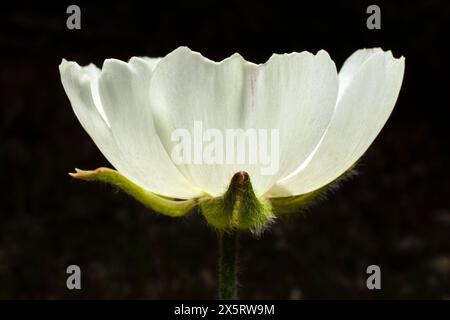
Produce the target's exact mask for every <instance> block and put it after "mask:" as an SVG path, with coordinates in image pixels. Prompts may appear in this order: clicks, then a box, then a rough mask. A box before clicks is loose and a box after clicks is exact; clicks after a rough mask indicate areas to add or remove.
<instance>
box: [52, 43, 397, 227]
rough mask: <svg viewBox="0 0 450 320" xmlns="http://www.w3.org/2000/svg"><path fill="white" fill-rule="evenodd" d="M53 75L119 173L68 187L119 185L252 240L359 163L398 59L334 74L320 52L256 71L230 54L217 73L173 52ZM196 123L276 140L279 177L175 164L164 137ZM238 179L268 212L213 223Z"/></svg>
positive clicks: (383, 117)
mask: <svg viewBox="0 0 450 320" xmlns="http://www.w3.org/2000/svg"><path fill="white" fill-rule="evenodd" d="M59 69H60V73H61V80H62V83H63V86H64V89H65V91H66V93H67V95H68V97H69V100H70V102H71V104H72V107H73V110H74V112H75V114H76V115H77V117H78V119H79V121H80V122H81V124H82V126H83V127H84V129H85V130H86V131H87V133H88V134H89V135H90V136H91V138H92V139H93V140H94V142H95V144H96V145H97V146H98V148H99V149H100V150H101V152H102V153H103V154H104V156H105V157H106V158H107V159H108V161H109V162H110V163H111V164H112V165H113V166H114V167H115V168H116V169H117V171H118V172H117V171H114V170H110V169H98V170H96V171H80V170H79V171H78V173H76V174H73V176H74V177H76V178H81V179H85V180H103V181H106V182H109V183H111V184H115V185H117V186H119V187H120V188H122V189H124V190H125V191H126V192H128V193H129V194H131V195H132V196H133V197H135V198H136V199H138V200H139V201H141V202H143V203H144V204H146V205H147V206H149V207H150V208H153V209H155V210H156V211H160V212H162V213H167V214H169V215H181V214H184V213H185V212H186V211H188V209H191V208H192V207H193V206H195V205H196V204H200V206H201V207H202V210H203V211H204V214H205V216H206V217H207V219H208V221H209V222H211V223H212V224H213V225H214V226H216V227H219V228H220V227H227V226H233V227H242V228H250V229H252V228H256V227H260V226H261V225H263V224H264V223H265V222H266V221H267V220H270V218H271V217H272V212H273V211H274V212H275V214H276V213H277V210H278V211H279V212H280V213H284V212H286V211H289V210H291V209H292V210H293V209H295V208H296V207H298V206H296V205H295V204H302V203H303V202H302V201H303V200H305V199H307V198H308V197H309V196H310V195H314V194H315V192H316V191H317V190H320V189H322V188H323V187H324V186H327V185H329V184H330V183H331V182H333V181H335V180H336V179H337V178H339V177H340V176H342V175H343V174H344V173H345V172H347V171H348V170H349V168H351V167H352V166H353V165H354V164H355V163H356V161H357V160H358V159H359V158H360V157H361V156H362V155H363V154H364V152H365V151H366V150H367V148H368V147H369V146H370V144H371V143H372V142H373V140H374V139H375V137H376V136H377V135H378V133H379V132H380V130H381V128H382V127H383V125H384V124H385V122H386V121H387V119H388V117H389V115H390V113H391V111H392V109H393V107H394V104H395V101H396V99H397V96H398V93H399V91H400V87H401V83H402V79H403V73H404V58H403V57H401V58H399V59H396V58H394V57H393V56H392V53H391V52H390V51H388V52H384V51H383V50H381V49H362V50H358V51H356V52H355V53H354V54H353V55H351V56H350V57H349V58H348V59H347V61H346V62H345V63H344V65H343V67H342V68H341V70H340V72H339V73H338V72H337V71H336V66H335V64H334V62H333V61H332V60H331V59H330V57H329V55H328V53H327V52H325V51H323V50H321V51H319V52H318V53H317V54H315V55H313V54H311V53H309V52H300V53H291V54H284V55H279V54H274V55H272V57H271V58H270V59H269V60H268V61H267V62H266V63H264V64H260V65H257V64H253V63H250V62H247V61H245V60H244V59H243V58H242V57H241V56H240V55H238V54H234V55H232V56H231V57H229V58H227V59H225V60H223V61H221V62H214V61H211V60H208V59H207V58H204V57H203V56H202V55H200V54H199V53H197V52H193V51H191V50H190V49H188V48H186V47H180V48H178V49H176V50H174V51H173V52H171V53H169V54H168V55H167V56H165V57H164V58H156V59H152V58H137V57H133V58H131V59H130V60H129V62H123V61H120V60H115V59H107V60H105V62H104V64H103V67H102V69H101V70H100V69H98V68H97V67H96V66H94V65H92V64H91V65H88V66H86V67H80V66H79V65H78V64H77V63H76V62H68V61H65V60H63V62H62V63H61V65H60V67H59ZM195 121H201V122H202V123H203V126H204V127H205V128H208V129H218V130H226V129H239V128H241V129H245V130H246V129H250V128H253V129H276V130H277V132H278V134H279V146H278V147H279V159H278V160H279V170H277V172H276V173H274V174H270V175H264V174H262V173H261V170H260V169H261V164H260V163H257V164H254V163H252V164H239V165H236V164H234V165H230V164H221V163H213V164H204V163H202V164H198V163H186V164H182V163H181V164H180V163H177V164H176V163H174V162H173V161H172V158H171V150H172V149H173V148H174V146H175V142H174V141H173V139H171V134H172V133H173V131H174V130H176V129H179V128H184V129H187V130H188V131H189V132H192V131H193V130H194V128H193V125H194V123H195ZM236 172H246V173H248V176H247V175H246V174H244V175H242V173H239V175H238V176H237V177H236V183H237V184H238V185H240V184H242V183H244V182H243V181H244V180H245V181H247V180H248V179H244V180H243V178H246V177H250V180H251V184H250V182H248V184H249V186H248V187H249V188H250V189H251V192H250V193H251V195H250V196H249V195H247V196H249V197H253V198H255V199H256V201H253V200H252V201H253V202H255V203H257V204H258V205H256V207H257V208H256V209H255V210H256V211H258V210H260V211H261V210H262V211H264V212H265V214H264V218H261V219H259V218H258V219H256V220H257V222H255V221H253V222H251V223H249V224H248V225H247V224H245V223H244V224H242V221H244V220H245V219H244V218H242V217H241V218H236V217H235V216H232V215H233V213H232V212H231V211H233V210H231V211H230V213H229V216H228V217H227V219H228V220H226V221H221V222H217V221H216V220H214V219H216V218H217V217H216V216H217V215H218V213H217V212H218V208H219V207H220V208H221V209H224V208H225V209H226V208H228V207H229V206H230V203H228V204H227V201H228V200H226V198H227V190H230V189H233V188H232V185H233V183H231V186H230V181H231V180H232V178H233V176H235V174H236ZM229 186H230V187H229ZM238 189H239V188H238ZM232 198H233V197H232ZM177 199H184V200H185V201H181V200H177ZM214 199H216V200H217V199H222V200H221V201H222V202H223V203H222V205H219V204H218V203H215V202H214V201H216V200H214ZM224 199H225V200H224ZM233 199H235V198H233ZM283 199H285V200H286V201H283ZM212 200H214V201H213V202H211V201H212ZM217 201H219V200H217ZM230 201H231V200H230ZM244 201H246V200H244ZM234 202H235V200H233V204H231V206H232V207H234V205H235V204H234ZM203 204H205V205H203ZM259 205H261V206H259ZM227 206H228V207H227ZM244 207H245V208H247V207H248V206H244ZM180 208H182V209H180ZM258 208H259V209H258ZM261 208H263V209H261ZM235 209H236V208H235ZM241 209H242V208H241ZM247 209H248V208H247ZM208 210H212V211H214V212H213V213H206V212H207V211H208ZM242 210H243V209H242ZM234 211H236V210H234ZM234 211H233V212H234ZM248 214H249V215H252V214H253V213H251V212H250V213H248ZM213 216H214V217H213ZM219 220H220V219H219ZM236 221H238V222H236ZM255 226H256V227H255Z"/></svg>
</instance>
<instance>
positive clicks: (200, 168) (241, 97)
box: [150, 48, 337, 196]
mask: <svg viewBox="0 0 450 320" xmlns="http://www.w3.org/2000/svg"><path fill="white" fill-rule="evenodd" d="M336 95H337V74H336V69H335V66H334V63H333V62H332V61H331V59H330V58H329V56H328V54H326V53H325V52H319V53H318V54H317V55H316V56H314V55H312V54H310V53H307V52H302V53H294V54H290V55H274V56H272V58H271V59H269V61H268V62H267V63H266V64H264V65H255V64H252V63H249V62H246V61H245V60H244V59H243V58H242V57H241V56H239V55H237V54H235V55H233V56H231V57H229V58H227V59H225V60H223V61H222V62H220V63H215V62H212V61H210V60H208V59H206V58H204V57H202V56H201V55H200V54H198V53H195V52H192V51H191V50H189V49H188V48H179V49H177V50H175V51H174V52H172V53H171V54H169V55H168V56H167V57H166V58H164V59H163V60H162V61H161V62H160V63H159V64H158V66H157V67H156V69H155V72H154V75H153V77H152V85H151V88H150V100H151V104H152V107H153V109H154V112H155V116H156V118H157V119H158V121H157V124H158V125H160V126H161V127H159V131H160V134H161V136H162V137H163V142H164V144H165V146H166V149H167V150H171V149H172V148H173V147H174V144H175V143H174V142H173V141H171V139H170V134H171V132H173V130H174V129H177V128H185V129H187V130H188V131H190V132H191V133H193V132H194V121H196V120H201V121H202V124H203V130H205V129H209V128H216V129H219V130H221V132H222V133H224V132H225V130H226V129H238V128H240V129H244V130H246V129H269V130H270V129H278V130H279V134H280V163H279V167H280V170H279V171H277V172H275V173H274V174H272V175H262V174H261V165H251V164H243V165H225V164H210V165H205V164H188V165H185V166H180V168H181V170H183V172H185V173H186V174H187V175H189V176H190V177H191V179H192V181H194V183H195V184H196V185H197V186H199V187H200V188H201V189H202V190H204V191H206V192H208V193H209V194H211V195H215V196H217V195H221V194H223V192H224V191H225V190H226V188H227V187H228V184H229V182H230V179H231V177H232V176H233V174H234V173H235V172H237V171H239V170H244V171H247V172H248V173H249V175H250V178H251V180H252V184H253V187H254V189H255V192H256V194H257V195H258V196H259V195H262V194H263V193H265V192H266V191H267V190H268V189H269V188H270V187H271V186H272V185H273V184H274V183H275V182H276V181H277V180H278V179H279V178H280V177H282V176H284V175H287V174H288V173H289V172H290V171H291V170H293V169H294V168H295V167H297V166H299V165H300V163H301V162H303V160H304V159H305V158H306V157H307V156H308V155H309V154H310V153H311V152H312V150H313V148H314V147H315V146H316V145H317V143H318V141H319V139H320V137H321V136H322V135H323V133H324V131H325V129H326V127H327V125H328V123H329V120H330V119H331V115H332V111H333V107H334V104H335V99H336Z"/></svg>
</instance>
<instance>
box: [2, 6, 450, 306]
mask: <svg viewBox="0 0 450 320" xmlns="http://www.w3.org/2000/svg"><path fill="white" fill-rule="evenodd" d="M311 2H314V3H311ZM75 3H76V4H78V5H79V6H80V7H81V16H82V18H81V27H82V29H81V30H68V29H67V28H66V19H67V17H68V15H67V14H66V8H67V6H68V5H70V4H72V3H69V2H65V1H60V2H59V3H58V4H43V3H34V4H31V3H30V4H26V3H20V2H17V1H16V2H15V3H13V4H8V5H6V4H3V3H2V5H1V6H2V7H1V12H0V55H1V57H2V60H1V67H0V88H1V91H0V92H1V95H0V99H1V100H0V146H1V148H0V186H1V193H0V298H46V299H47V298H83V299H84V298H194V299H197V298H202V299H203V298H214V297H215V296H216V286H217V284H216V279H215V277H216V269H217V268H216V259H217V247H216V242H215V238H216V234H215V232H214V231H213V230H211V229H210V228H209V227H208V226H207V225H206V223H205V221H204V220H203V218H202V217H201V216H200V215H198V214H193V215H190V216H189V217H187V218H182V219H171V218H166V217H162V216H159V215H157V214H155V213H152V212H149V211H147V210H146V209H144V208H142V207H141V206H140V205H138V204H136V203H135V202H134V201H133V200H131V199H129V198H128V197H127V196H125V195H123V194H120V193H114V192H111V190H110V188H108V187H106V186H102V185H97V184H87V183H82V182H79V181H74V180H72V179H71V178H70V177H69V176H68V175H67V172H69V171H72V170H73V168H74V167H80V168H86V169H94V168H96V167H99V166H105V165H109V164H108V163H107V161H106V160H105V159H104V158H103V156H102V155H101V153H100V152H99V150H98V149H97V148H96V146H95V144H94V143H93V142H92V141H91V140H90V138H89V137H88V135H87V134H86V133H85V132H84V130H83V129H82V127H81V125H80V124H79V123H78V121H77V119H76V117H75V115H74V114H73V112H72V109H71V107H70V104H69V101H68V99H67V97H66V95H65V93H64V90H63V88H62V85H61V83H60V79H59V73H58V65H59V63H60V61H61V59H62V58H63V57H64V58H66V59H68V60H75V61H77V62H79V63H80V64H87V63H89V62H94V63H96V64H97V65H101V64H102V62H103V60H104V59H105V58H110V57H115V58H120V59H125V60H126V59H128V58H130V57H131V56H135V55H138V56H142V55H146V56H163V55H165V54H167V53H168V52H170V51H171V50H173V49H175V48H176V47H178V46H180V45H188V46H189V47H190V48H191V49H193V50H196V51H201V52H202V53H203V54H204V55H206V56H207V57H209V58H212V59H222V58H225V57H227V56H228V55H230V54H232V53H234V52H236V51H237V52H239V53H241V54H242V55H243V56H244V57H245V58H246V59H248V60H251V61H254V62H258V63H261V62H264V61H265V60H267V59H268V58H269V56H270V55H271V54H272V53H273V52H278V53H284V52H291V51H302V50H308V51H312V52H316V51H317V50H319V49H326V50H327V51H328V52H329V53H330V55H331V56H332V58H333V59H334V60H335V61H336V63H337V65H338V67H340V66H341V65H342V63H343V61H344V60H345V58H346V57H347V56H349V55H350V54H351V53H352V52H353V51H355V50H356V49H359V48H363V47H375V46H381V47H382V48H384V49H391V50H392V51H393V52H394V54H395V55H396V56H400V55H404V56H405V57H406V73H405V78H404V82H403V86H402V90H401V93H400V97H399V99H398V103H397V105H396V108H395V110H394V112H393V114H392V116H391V118H390V120H389V121H388V123H387V124H386V126H385V128H384V129H383V131H382V132H381V134H380V136H379V137H378V138H377V140H376V141H375V143H374V144H373V145H372V147H371V148H370V149H369V151H368V152H367V153H366V155H365V157H364V159H363V161H362V162H361V165H360V166H359V168H358V171H359V173H360V175H359V176H357V177H356V178H353V179H351V180H350V181H347V182H346V183H344V184H343V185H342V187H341V188H340V189H339V190H338V191H336V192H335V193H334V194H332V195H330V196H329V197H328V200H326V201H322V202H320V203H318V204H317V205H316V206H315V207H314V208H313V209H312V210H310V211H309V212H308V213H306V214H297V215H293V216H291V217H290V218H288V219H283V220H281V221H279V222H278V223H277V224H275V225H274V226H273V227H272V228H271V229H270V230H269V231H268V232H266V233H265V234H263V235H262V236H261V237H260V238H259V239H257V238H254V237H252V236H251V235H249V234H244V235H242V237H241V238H242V246H241V271H240V273H241V274H240V281H241V294H240V295H241V297H242V298H263V299H265V298H276V299H287V298H293V299H298V298H450V242H449V240H450V200H449V197H450V193H449V190H450V184H449V182H450V179H449V178H450V177H449V170H448V164H449V160H450V159H449V153H448V151H449V139H448V136H449V134H448V128H449V125H448V114H449V113H448V108H449V91H450V86H449V55H448V53H449V52H448V51H447V48H446V45H447V43H448V41H449V40H448V39H449V35H448V33H447V30H448V28H449V19H450V4H449V2H448V1H432V0H430V1H403V2H395V3H394V2H391V3H384V2H377V1H375V2H373V3H375V4H378V5H379V6H380V7H381V16H382V22H381V23H382V29H381V30H368V29H367V28H366V19H367V17H368V15H367V14H366V8H367V6H368V5H369V4H372V3H371V2H364V1H358V2H352V1H345V2H340V3H337V2H333V3H331V2H330V3H327V2H323V3H321V2H318V1H309V2H308V5H306V2H303V1H296V2H295V4H294V2H293V3H283V2H281V1H274V2H272V3H264V2H262V1H258V2H251V3H250V2H247V1H226V2H222V3H220V4H215V3H214V2H212V1H196V2H193V1H184V2H182V3H179V4H178V3H175V2H173V1H170V2H167V3H166V4H163V3H161V2H153V1H150V0H149V1H146V2H145V3H142V4H141V3H131V2H130V1H121V2H114V1H111V2H108V3H106V2H104V3H96V4H93V3H92V2H90V3H83V2H75ZM70 264H77V265H79V266H80V267H81V269H82V290H81V291H76V290H75V291H69V290H67V289H66V277H67V275H66V273H65V271H66V267H67V266H68V265H70ZM370 264H378V265H379V266H380V267H381V271H382V290H378V291H376V290H375V291H369V290H367V288H366V286H365V281H366V273H365V271H366V267H367V266H368V265H370Z"/></svg>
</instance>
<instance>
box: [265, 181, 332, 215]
mask: <svg viewBox="0 0 450 320" xmlns="http://www.w3.org/2000/svg"><path fill="white" fill-rule="evenodd" d="M325 189H326V187H323V188H320V189H318V190H315V191H312V192H308V193H304V194H301V195H298V196H291V197H280V198H269V201H270V203H271V205H272V210H273V213H274V214H275V215H276V216H281V215H287V214H291V213H296V212H299V211H302V210H304V209H306V208H308V207H309V206H310V205H311V204H313V203H314V201H315V200H317V199H319V198H320V195H322V194H323V193H324V191H325Z"/></svg>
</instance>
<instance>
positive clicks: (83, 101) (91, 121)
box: [59, 60, 125, 171]
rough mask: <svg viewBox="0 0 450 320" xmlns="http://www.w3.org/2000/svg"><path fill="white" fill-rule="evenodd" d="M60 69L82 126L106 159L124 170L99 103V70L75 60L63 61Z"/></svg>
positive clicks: (120, 169) (123, 164) (119, 153)
mask: <svg viewBox="0 0 450 320" xmlns="http://www.w3.org/2000/svg"><path fill="white" fill-rule="evenodd" d="M59 71H60V74H61V82H62V84H63V86H64V90H65V91H66V94H67V96H68V97H69V100H70V102H71V105H72V108H73V111H74V112H75V115H76V116H77V118H78V120H79V121H80V123H81V125H82V126H83V128H84V129H85V130H86V132H87V133H88V134H89V136H90V137H91V138H92V140H94V142H95V144H96V145H97V147H98V148H99V149H100V151H101V152H102V153H103V155H104V156H105V157H106V159H108V161H109V162H111V164H112V165H113V166H114V167H115V168H117V170H119V171H122V170H123V169H124V167H125V162H124V161H123V159H122V154H121V152H120V150H119V149H118V148H117V145H116V142H115V141H114V139H113V137H112V136H111V131H110V129H109V126H108V123H107V119H106V115H105V113H104V110H103V108H102V107H101V105H100V104H98V99H99V98H98V92H97V80H98V77H99V74H100V70H99V69H98V68H96V67H95V66H94V65H92V64H90V65H89V66H86V67H80V66H79V65H78V64H77V63H75V62H67V61H66V60H63V61H62V62H61V64H60V66H59ZM96 100H97V101H96Z"/></svg>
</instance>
